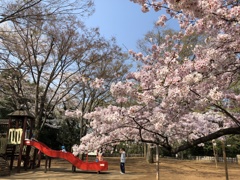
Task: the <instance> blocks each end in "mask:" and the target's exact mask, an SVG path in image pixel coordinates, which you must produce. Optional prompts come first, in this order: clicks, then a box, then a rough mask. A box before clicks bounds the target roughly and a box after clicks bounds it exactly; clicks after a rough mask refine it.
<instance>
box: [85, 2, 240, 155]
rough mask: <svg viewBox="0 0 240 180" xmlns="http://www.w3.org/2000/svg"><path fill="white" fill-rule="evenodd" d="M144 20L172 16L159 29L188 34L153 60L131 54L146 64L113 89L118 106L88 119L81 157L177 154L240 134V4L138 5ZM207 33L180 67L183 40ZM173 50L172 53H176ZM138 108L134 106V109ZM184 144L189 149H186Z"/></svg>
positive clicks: (158, 50) (159, 48)
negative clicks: (138, 144) (146, 148)
mask: <svg viewBox="0 0 240 180" xmlns="http://www.w3.org/2000/svg"><path fill="white" fill-rule="evenodd" d="M131 1H133V2H135V3H138V4H140V5H141V6H142V11H143V12H148V11H149V10H151V8H152V9H154V10H155V11H157V12H162V11H160V10H163V9H165V10H166V14H165V15H161V16H160V17H159V19H158V20H157V22H156V24H157V25H160V26H164V25H165V23H166V22H167V21H168V20H169V19H171V18H175V19H177V20H178V22H179V25H180V27H181V31H180V32H179V33H178V34H177V35H173V36H166V37H165V40H166V42H164V43H163V44H160V45H156V44H152V46H151V54H149V55H147V56H144V55H143V54H142V53H136V52H132V51H130V54H131V55H132V56H133V57H135V59H136V60H138V61H141V63H143V64H144V66H142V68H141V69H140V70H139V71H137V72H133V73H130V74H129V75H128V76H127V81H126V82H118V83H115V84H113V85H112V86H111V93H112V95H113V96H114V97H115V98H116V102H117V103H118V105H109V106H108V107H106V108H102V107H99V108H97V109H96V110H95V112H92V113H89V114H87V115H85V118H87V119H91V120H92V122H91V128H92V132H91V133H89V134H87V135H86V136H85V137H84V138H82V144H81V146H80V149H81V150H82V151H84V150H90V149H96V148H98V147H99V146H107V145H110V144H114V143H117V142H119V141H125V140H129V141H142V142H147V143H153V144H156V145H160V146H161V147H162V148H165V149H166V150H168V151H169V152H171V153H177V152H179V151H182V150H185V149H188V148H190V147H192V146H195V145H201V144H202V143H204V142H207V141H209V140H212V139H216V138H219V137H222V136H224V135H228V134H239V133H240V120H239V118H240V116H239V115H240V114H239V112H238V111H234V110H233V109H232V108H230V107H229V103H230V104H234V105H235V106H238V105H239V102H240V101H239V97H240V96H239V93H238V92H237V91H234V88H233V87H234V86H235V85H236V84H238V83H239V67H240V61H239V60H240V59H239V52H240V46H239V44H240V39H239V33H240V28H239V26H240V25H239V20H240V6H239V1H237V0H224V1H219V0H211V1H210V0H162V1H152V2H150V1H147V0H131ZM193 33H206V34H207V35H208V37H207V38H206V39H205V41H204V44H198V45H195V47H194V49H193V56H192V57H191V58H185V59H180V58H179V56H178V54H179V52H180V51H181V49H182V44H181V43H179V42H180V39H181V38H183V37H185V36H189V35H191V34H193ZM171 44H174V46H172V48H171V50H169V49H168V47H169V45H171ZM130 101H131V102H134V103H131V105H129V103H128V102H130ZM183 142H184V143H183Z"/></svg>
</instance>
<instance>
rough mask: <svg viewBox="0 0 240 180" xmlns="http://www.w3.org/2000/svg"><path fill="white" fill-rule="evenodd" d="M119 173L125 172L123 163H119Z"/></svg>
mask: <svg viewBox="0 0 240 180" xmlns="http://www.w3.org/2000/svg"><path fill="white" fill-rule="evenodd" d="M120 169H121V173H125V163H120Z"/></svg>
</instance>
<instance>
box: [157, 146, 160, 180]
mask: <svg viewBox="0 0 240 180" xmlns="http://www.w3.org/2000/svg"><path fill="white" fill-rule="evenodd" d="M159 179H160V166H159V146H158V145H157V146H156V180H159Z"/></svg>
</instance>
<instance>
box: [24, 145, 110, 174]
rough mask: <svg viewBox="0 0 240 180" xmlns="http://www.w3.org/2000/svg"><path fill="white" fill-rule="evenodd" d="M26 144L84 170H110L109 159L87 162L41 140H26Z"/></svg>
mask: <svg viewBox="0 0 240 180" xmlns="http://www.w3.org/2000/svg"><path fill="white" fill-rule="evenodd" d="M24 144H25V145H27V146H33V147H35V148H37V149H39V150H40V151H41V152H42V153H44V154H46V155H47V156H49V157H54V158H62V159H65V160H67V161H68V162H70V163H71V164H72V165H74V166H75V167H77V168H78V169H81V170H84V171H107V170H108V162H107V161H99V162H85V161H82V160H80V159H79V158H78V157H76V156H74V155H73V154H72V153H70V152H62V151H61V150H58V151H57V150H53V149H50V148H49V147H48V146H46V145H45V144H43V143H41V142H39V141H31V140H25V141H24Z"/></svg>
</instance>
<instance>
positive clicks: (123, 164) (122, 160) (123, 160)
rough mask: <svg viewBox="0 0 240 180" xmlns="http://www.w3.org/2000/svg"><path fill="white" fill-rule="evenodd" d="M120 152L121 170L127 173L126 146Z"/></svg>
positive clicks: (122, 172)
mask: <svg viewBox="0 0 240 180" xmlns="http://www.w3.org/2000/svg"><path fill="white" fill-rule="evenodd" d="M120 154H121V157H120V170H121V171H120V173H121V174H125V162H126V153H125V149H124V148H121V149H120Z"/></svg>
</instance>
